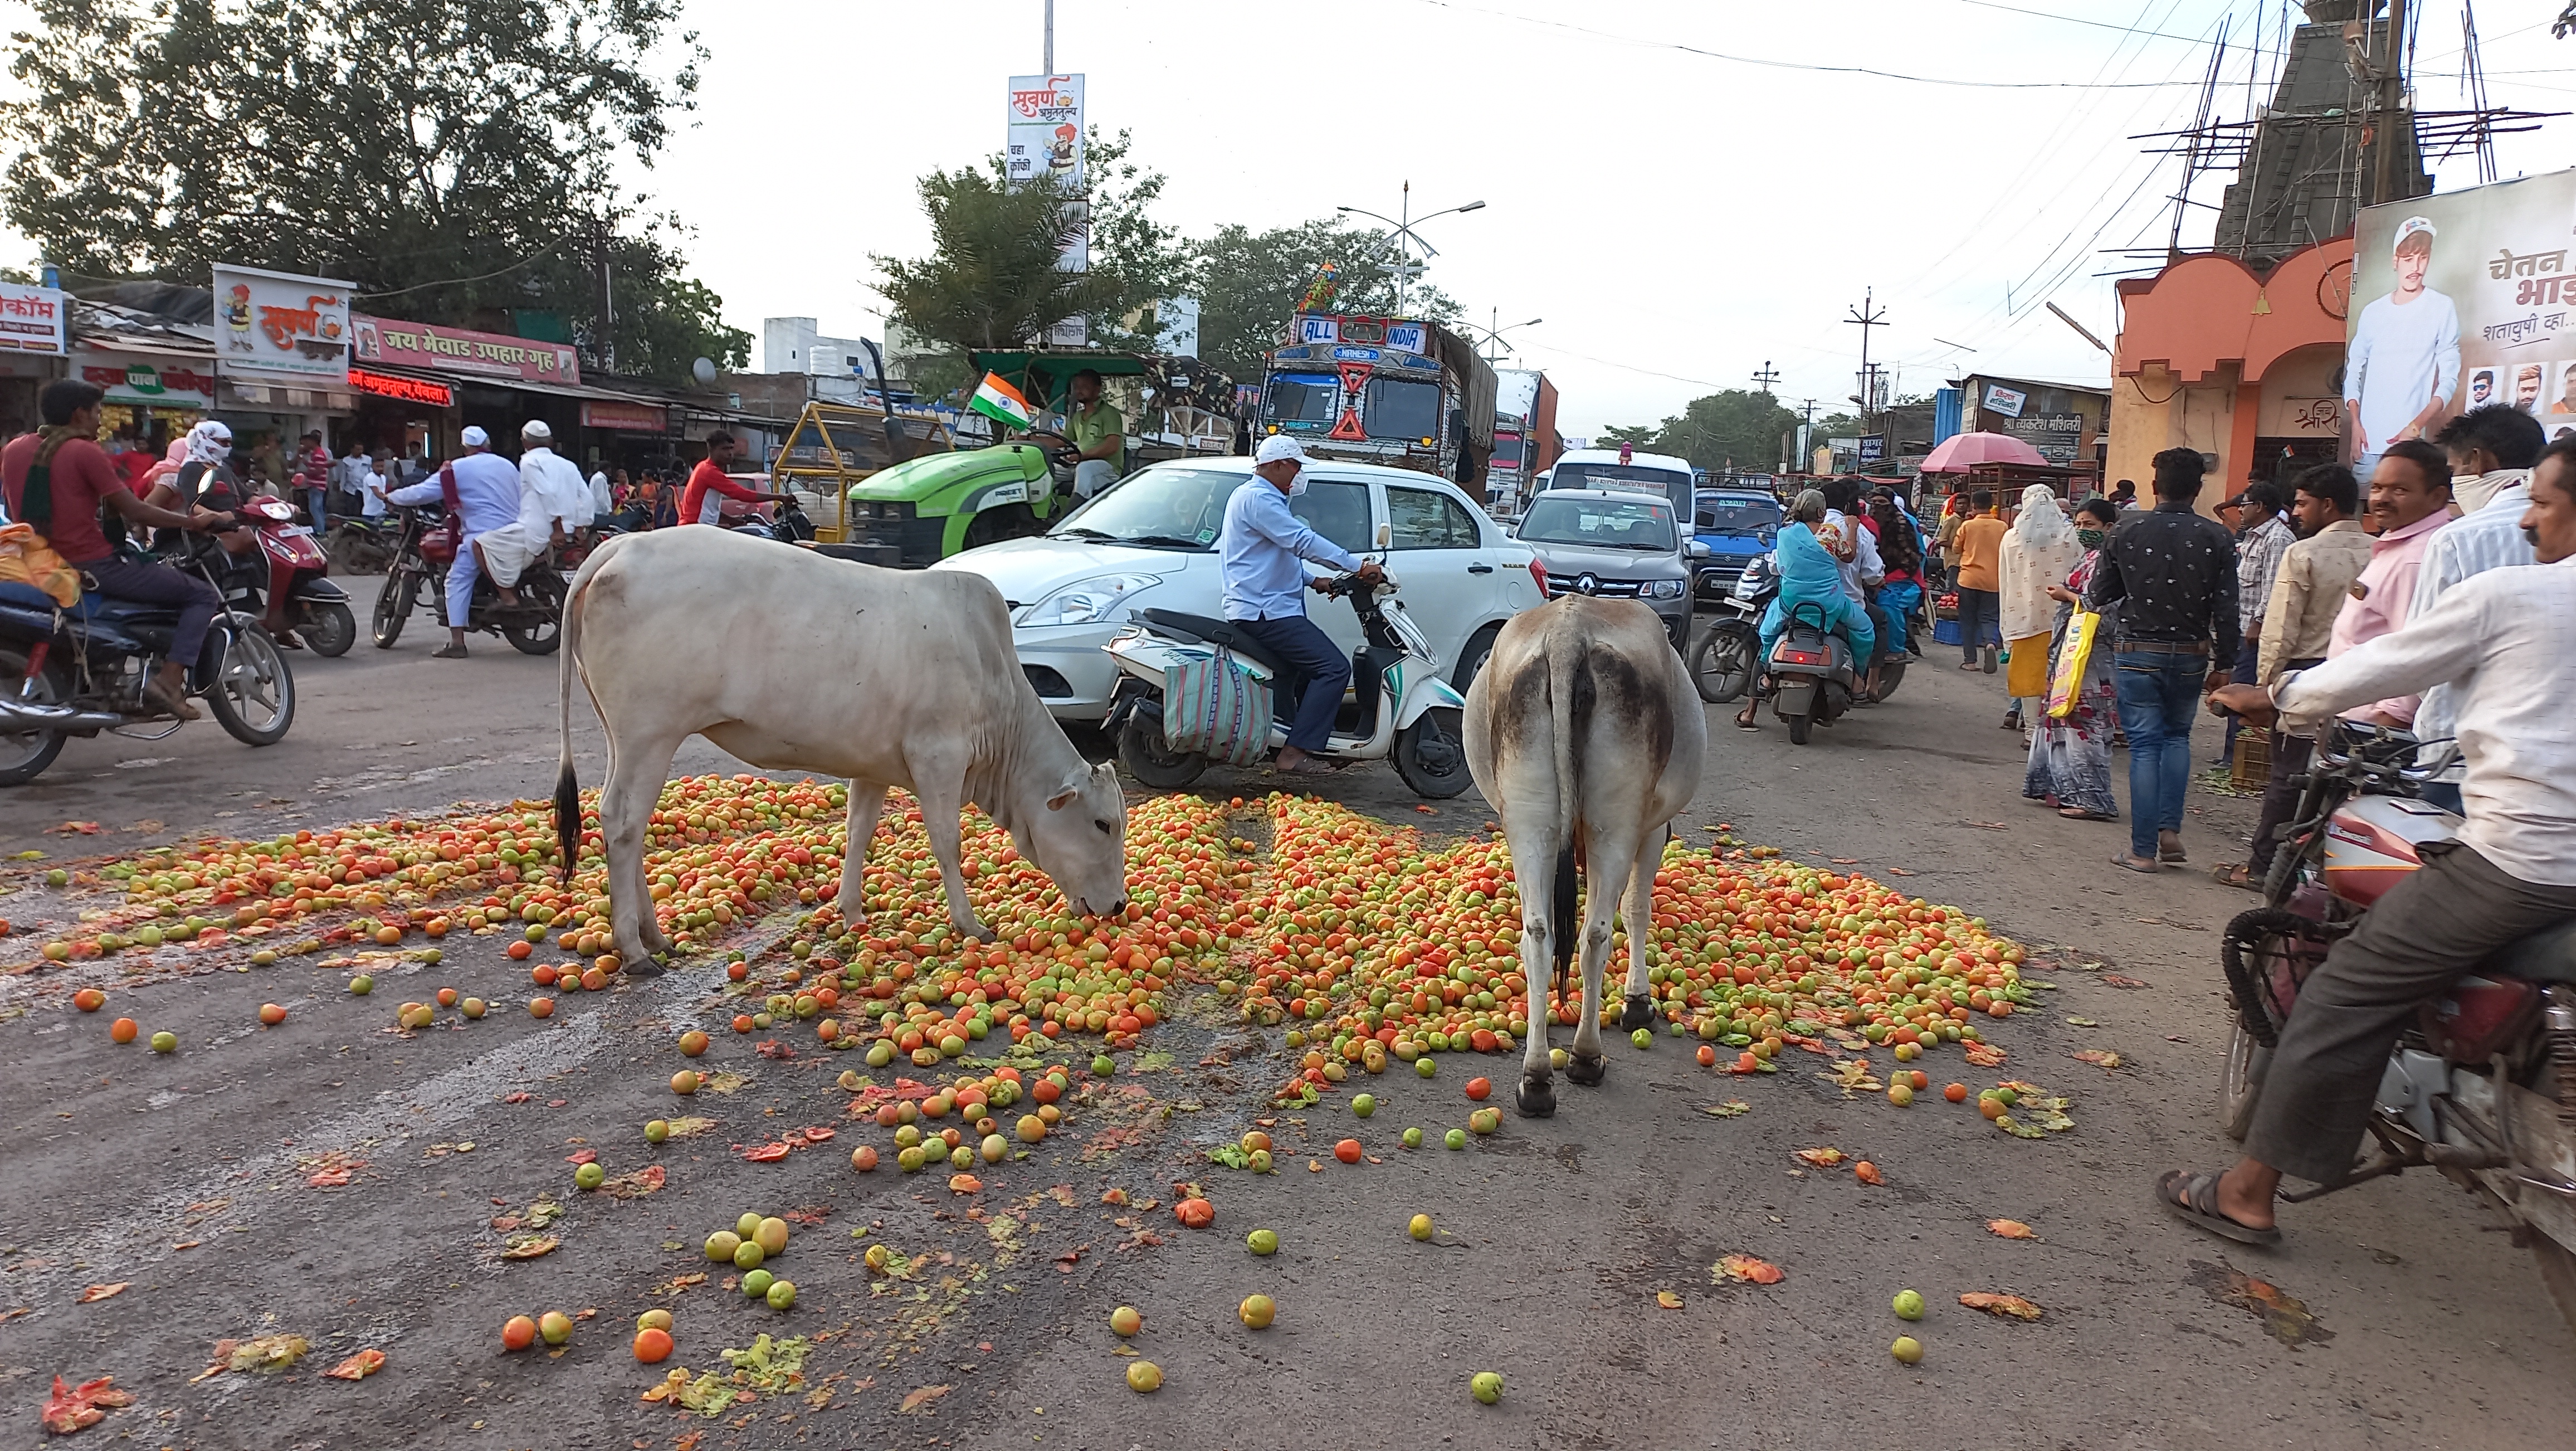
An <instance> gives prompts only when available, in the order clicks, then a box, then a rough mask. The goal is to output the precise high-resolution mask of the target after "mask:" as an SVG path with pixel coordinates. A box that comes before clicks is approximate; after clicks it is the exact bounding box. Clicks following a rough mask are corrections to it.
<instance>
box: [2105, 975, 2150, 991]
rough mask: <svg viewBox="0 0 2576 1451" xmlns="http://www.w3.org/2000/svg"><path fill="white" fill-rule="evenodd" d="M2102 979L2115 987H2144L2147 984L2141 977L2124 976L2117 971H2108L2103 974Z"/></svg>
mask: <svg viewBox="0 0 2576 1451" xmlns="http://www.w3.org/2000/svg"><path fill="white" fill-rule="evenodd" d="M2102 980H2103V981H2104V982H2107V983H2109V984H2110V985H2111V986H2113V987H2125V988H2142V987H2145V986H2146V983H2145V982H2143V981H2141V980H2140V979H2137V978H2134V977H2122V976H2121V975H2120V974H2118V973H2116V972H2106V973H2104V974H2102Z"/></svg>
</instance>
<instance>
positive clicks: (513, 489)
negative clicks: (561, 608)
mask: <svg viewBox="0 0 2576 1451" xmlns="http://www.w3.org/2000/svg"><path fill="white" fill-rule="evenodd" d="M460 441H461V442H462V444H463V445H464V451H463V452H462V453H460V454H458V455H457V457H456V460H455V461H454V462H453V463H450V464H448V465H447V466H446V467H445V468H442V469H439V470H437V471H436V472H434V473H432V474H431V475H430V476H429V477H427V478H424V479H422V480H420V481H419V482H418V483H414V484H408V485H405V486H404V487H402V488H399V489H396V490H395V491H393V492H392V493H391V494H388V495H386V497H387V498H388V499H390V500H391V501H392V502H394V503H397V504H401V505H405V506H407V507H408V506H410V505H414V504H435V503H438V502H439V501H440V500H441V499H442V498H443V497H444V496H445V494H446V492H447V486H446V484H445V483H444V482H442V480H443V479H446V478H452V479H453V480H454V481H455V484H456V500H455V505H456V515H457V530H458V535H459V542H458V545H457V549H456V558H455V560H454V561H453V562H452V563H450V564H449V565H448V566H447V646H446V648H445V649H442V650H437V651H434V652H432V654H431V657H430V658H432V659H434V660H462V659H464V658H465V622H466V620H467V618H468V617H469V616H470V614H471V612H472V610H473V605H474V582H475V580H477V579H478V578H480V577H481V573H482V571H481V566H480V564H479V563H478V561H479V559H480V553H479V551H477V550H476V549H475V548H474V547H473V546H474V542H475V541H476V540H477V539H480V538H482V537H483V536H484V535H486V534H489V533H494V532H497V531H499V530H502V529H505V528H508V527H510V526H511V525H512V524H513V523H514V521H516V519H517V518H518V514H519V508H520V503H521V496H522V495H523V494H524V493H525V488H524V486H523V485H522V483H521V481H520V478H519V471H518V469H516V468H515V467H513V466H512V465H511V463H510V461H509V460H508V459H505V458H502V457H500V456H499V455H497V454H494V453H493V452H492V451H491V450H492V438H491V435H489V434H487V433H485V432H484V431H483V429H482V428H481V427H480V426H479V425H476V424H470V423H469V424H467V425H466V426H465V432H464V433H463V434H462V435H461V436H460ZM514 578H515V576H514Z"/></svg>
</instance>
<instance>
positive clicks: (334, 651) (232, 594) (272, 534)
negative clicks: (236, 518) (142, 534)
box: [190, 497, 358, 656]
mask: <svg viewBox="0 0 2576 1451" xmlns="http://www.w3.org/2000/svg"><path fill="white" fill-rule="evenodd" d="M240 514H241V518H242V521H243V522H244V523H246V524H248V525H249V526H250V528H251V532H252V533H253V534H255V535H257V536H258V540H259V555H258V557H257V558H252V557H250V556H247V555H244V556H240V557H234V556H231V555H225V554H222V553H221V552H220V550H217V549H215V548H214V546H211V545H206V544H199V543H195V542H194V541H195V540H196V539H197V536H194V535H191V536H190V539H191V541H192V544H191V547H192V548H195V549H198V550H201V551H205V552H206V557H207V558H208V560H209V561H210V562H221V563H222V564H223V565H224V567H223V568H222V569H220V570H218V571H216V572H215V574H216V578H217V585H216V587H217V588H219V589H221V590H222V591H223V592H224V603H225V604H226V605H227V606H229V607H231V608H233V609H237V610H242V611H244V612H246V613H249V614H251V615H253V616H257V617H260V618H265V617H266V611H267V599H268V594H269V592H271V591H274V590H277V589H279V588H283V589H285V591H286V608H285V610H284V611H283V613H284V614H285V616H286V622H287V624H288V626H289V627H291V628H292V629H294V630H295V631H296V633H298V634H300V635H302V636H303V637H304V643H305V645H306V646H307V647H308V648H310V649H311V650H312V651H313V653H314V654H316V655H331V656H338V655H346V654H348V653H349V647H350V646H352V645H354V644H356V643H358V617H357V615H356V614H354V613H353V612H351V610H350V609H349V595H348V592H347V591H346V590H343V589H341V588H340V586H338V585H336V584H334V583H332V582H331V580H330V578H329V575H330V572H331V562H330V560H329V559H328V558H326V557H325V556H324V554H323V552H322V550H321V548H320V546H318V545H317V544H315V543H314V540H313V531H312V530H310V529H308V528H306V527H305V526H303V525H301V524H297V523H295V522H293V521H294V517H295V511H294V509H293V508H292V507H291V506H289V505H288V504H287V503H286V502H285V501H284V500H282V499H271V498H266V497H262V498H255V499H252V500H251V501H250V502H249V503H247V504H244V505H243V506H242V507H241V510H240Z"/></svg>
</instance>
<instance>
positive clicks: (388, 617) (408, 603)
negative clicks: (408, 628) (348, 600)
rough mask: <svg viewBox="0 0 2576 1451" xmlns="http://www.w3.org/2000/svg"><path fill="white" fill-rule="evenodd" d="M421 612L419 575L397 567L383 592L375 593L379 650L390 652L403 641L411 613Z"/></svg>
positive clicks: (416, 572) (414, 571)
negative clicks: (404, 627) (419, 609)
mask: <svg viewBox="0 0 2576 1451" xmlns="http://www.w3.org/2000/svg"><path fill="white" fill-rule="evenodd" d="M418 608H420V572H419V571H418V570H414V569H405V568H403V567H402V566H400V565H396V566H395V567H394V570H393V572H392V573H390V574H388V575H386V576H385V583H384V588H382V589H380V590H378V591H376V619H375V639H376V648H377V649H379V650H390V649H392V648H393V647H394V642H395V641H396V640H399V639H401V638H402V632H403V626H404V624H406V623H407V622H409V621H410V619H411V612H412V611H413V610H416V609H418Z"/></svg>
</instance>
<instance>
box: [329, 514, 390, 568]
mask: <svg viewBox="0 0 2576 1451" xmlns="http://www.w3.org/2000/svg"><path fill="white" fill-rule="evenodd" d="M401 542H402V538H401V532H400V530H399V529H398V528H397V527H396V526H395V521H393V520H391V519H368V518H364V517H358V518H346V519H342V520H341V521H340V522H339V523H337V524H334V525H332V526H331V532H330V534H329V535H328V536H326V537H325V538H324V539H323V541H322V552H323V554H324V555H326V556H328V557H329V559H330V561H331V565H332V567H333V568H335V569H337V570H339V571H340V572H341V573H342V574H380V573H382V572H383V571H384V568H385V566H386V565H388V564H391V563H393V560H394V550H395V549H396V548H397V547H399V545H400V544H401Z"/></svg>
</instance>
